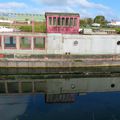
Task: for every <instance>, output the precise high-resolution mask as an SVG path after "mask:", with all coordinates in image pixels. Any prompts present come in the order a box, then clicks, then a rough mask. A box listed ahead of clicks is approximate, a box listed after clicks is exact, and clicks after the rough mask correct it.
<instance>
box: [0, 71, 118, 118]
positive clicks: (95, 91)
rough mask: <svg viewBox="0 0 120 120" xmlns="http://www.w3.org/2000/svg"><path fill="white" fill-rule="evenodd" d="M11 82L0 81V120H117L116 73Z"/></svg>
mask: <svg viewBox="0 0 120 120" xmlns="http://www.w3.org/2000/svg"><path fill="white" fill-rule="evenodd" d="M87 75H88V73H87ZM5 78H6V77H5ZM8 78H10V77H9V76H8ZM12 79H13V76H12V77H11V79H5V80H3V76H2V80H1V81H0V120H53V119H57V120H67V119H69V120H120V92H119V91H120V77H119V74H115V75H110V76H109V75H106V76H98V75H95V76H93V74H91V75H88V76H86V77H85V76H83V75H82V76H77V77H76V76H74V77H73V78H72V77H65V78H56V77H55V78H54V79H53V78H49V79H48V78H44V79H43V78H41V79H38V78H36V79H29V77H28V78H27V77H25V78H24V77H20V76H19V77H16V79H14V80H12ZM3 86H5V87H3ZM6 88H7V92H6V90H5V89H6Z"/></svg>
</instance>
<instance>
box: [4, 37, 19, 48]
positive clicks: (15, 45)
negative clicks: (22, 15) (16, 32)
mask: <svg viewBox="0 0 120 120" xmlns="http://www.w3.org/2000/svg"><path fill="white" fill-rule="evenodd" d="M6 37H15V42H16V45H15V47H6V46H5V38H6ZM3 39H4V49H17V36H12V35H10V36H9V35H7V36H3Z"/></svg>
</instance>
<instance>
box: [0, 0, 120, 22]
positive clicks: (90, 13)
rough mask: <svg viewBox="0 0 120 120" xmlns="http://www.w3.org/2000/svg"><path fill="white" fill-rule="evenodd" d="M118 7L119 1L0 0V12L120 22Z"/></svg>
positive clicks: (119, 8)
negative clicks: (72, 15)
mask: <svg viewBox="0 0 120 120" xmlns="http://www.w3.org/2000/svg"><path fill="white" fill-rule="evenodd" d="M119 5H120V0H26V1H25V0H13V1H11V0H0V12H17V13H39V14H44V13H45V12H72V13H79V14H80V16H81V18H88V17H92V18H94V17H95V16H96V15H104V16H105V17H106V18H107V19H109V20H112V19H114V20H120V12H119V11H120V7H119Z"/></svg>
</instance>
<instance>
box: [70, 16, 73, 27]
mask: <svg viewBox="0 0 120 120" xmlns="http://www.w3.org/2000/svg"><path fill="white" fill-rule="evenodd" d="M70 26H73V18H70Z"/></svg>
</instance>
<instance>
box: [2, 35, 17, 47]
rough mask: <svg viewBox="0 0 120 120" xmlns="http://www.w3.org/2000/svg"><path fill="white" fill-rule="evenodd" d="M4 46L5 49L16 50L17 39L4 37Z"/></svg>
mask: <svg viewBox="0 0 120 120" xmlns="http://www.w3.org/2000/svg"><path fill="white" fill-rule="evenodd" d="M4 46H5V48H16V37H14V36H5V37H4Z"/></svg>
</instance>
